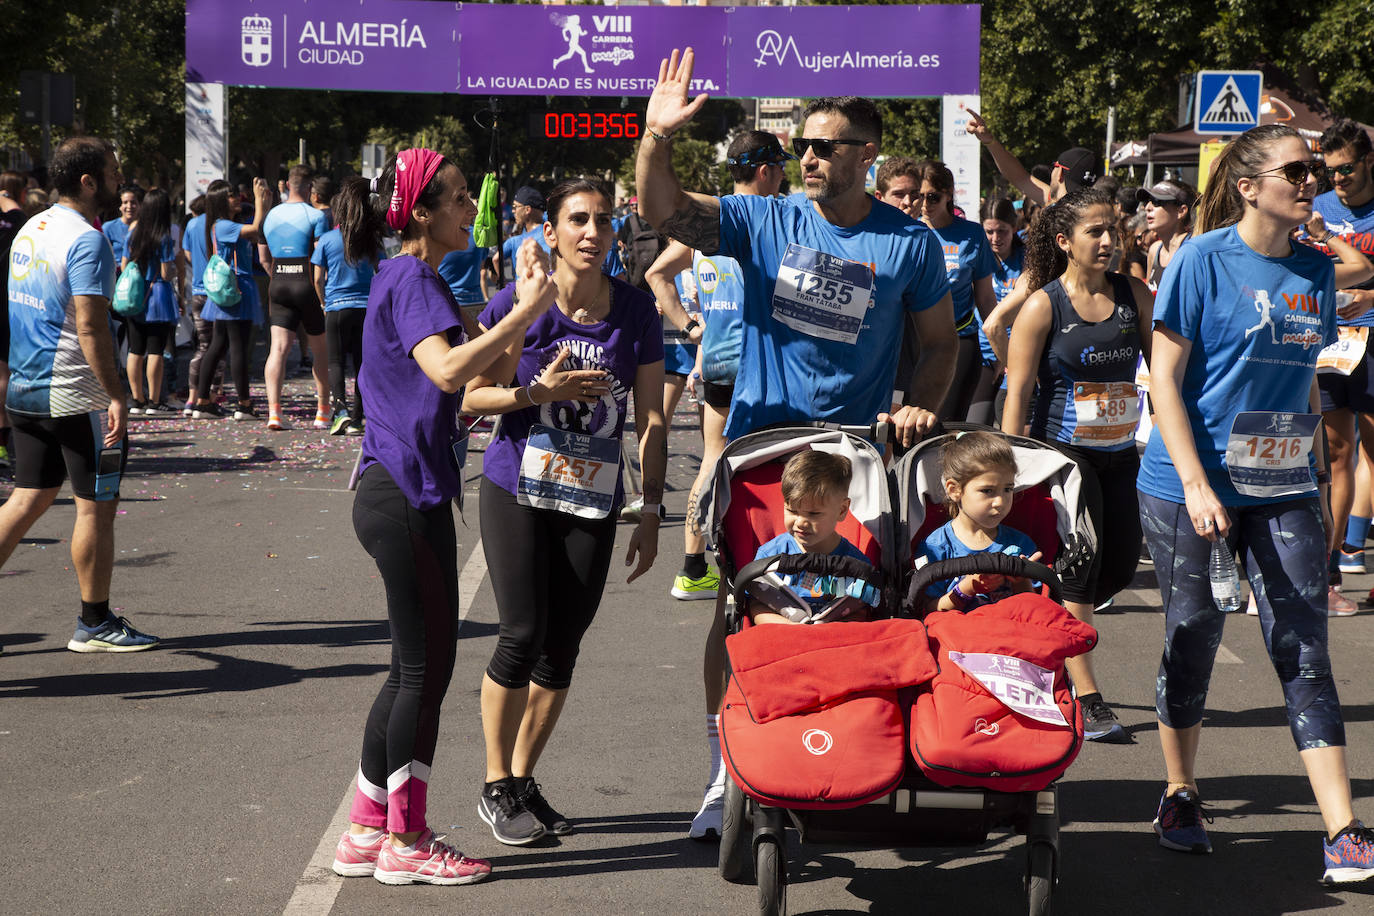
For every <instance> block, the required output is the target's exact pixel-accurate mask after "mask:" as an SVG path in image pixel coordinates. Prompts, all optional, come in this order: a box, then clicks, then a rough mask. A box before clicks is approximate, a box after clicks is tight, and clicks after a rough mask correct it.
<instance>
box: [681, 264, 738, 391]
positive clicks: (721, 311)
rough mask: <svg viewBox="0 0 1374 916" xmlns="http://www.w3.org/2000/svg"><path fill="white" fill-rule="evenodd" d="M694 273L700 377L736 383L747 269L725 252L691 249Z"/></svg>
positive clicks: (710, 380) (725, 383) (714, 382)
mask: <svg viewBox="0 0 1374 916" xmlns="http://www.w3.org/2000/svg"><path fill="white" fill-rule="evenodd" d="M692 275H693V277H694V279H695V280H696V286H697V304H698V305H699V306H701V323H702V325H703V326H704V327H703V328H702V331H701V347H702V357H701V377H702V378H704V379H705V380H706V381H708V382H710V383H711V384H712V385H733V384H735V375H736V374H737V373H738V372H739V350H740V334H741V331H742V326H741V323H740V321H741V316H742V313H743V309H744V270H743V269H742V268H741V267H740V265H739V262H738V261H736V260H735V259H734V258H731V257H728V256H726V255H721V254H714V255H704V254H702V253H701V252H700V251H693V252H692Z"/></svg>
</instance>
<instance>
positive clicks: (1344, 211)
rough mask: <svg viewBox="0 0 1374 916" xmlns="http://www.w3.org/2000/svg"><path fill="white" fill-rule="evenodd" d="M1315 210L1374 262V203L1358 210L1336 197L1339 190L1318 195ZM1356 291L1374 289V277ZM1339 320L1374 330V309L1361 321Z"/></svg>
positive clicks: (1314, 201) (1356, 319)
mask: <svg viewBox="0 0 1374 916" xmlns="http://www.w3.org/2000/svg"><path fill="white" fill-rule="evenodd" d="M1312 209H1313V210H1316V211H1317V212H1318V213H1320V214H1321V215H1322V219H1323V220H1325V221H1326V228H1327V230H1328V231H1330V232H1334V233H1336V234H1337V235H1339V236H1340V237H1341V238H1343V239H1345V241H1346V243H1347V244H1349V245H1351V246H1352V247H1354V248H1356V249H1358V250H1359V252H1360V253H1361V254H1363V255H1364V256H1365V257H1367V258H1369V259H1370V260H1372V261H1374V200H1369V201H1366V202H1365V203H1363V204H1361V205H1360V206H1358V207H1354V208H1351V207H1347V206H1346V205H1345V204H1343V203H1341V199H1340V198H1339V197H1337V196H1336V192H1335V191H1327V192H1326V193H1325V194H1318V195H1317V197H1316V199H1315V200H1313V201H1312ZM1322 250H1324V251H1328V252H1329V251H1330V249H1327V248H1326V246H1322ZM1332 258H1333V259H1334V258H1335V255H1334V254H1332ZM1352 288H1353V289H1374V277H1370V278H1369V279H1368V280H1365V281H1364V282H1363V283H1357V284H1355V286H1354V287H1352ZM1337 320H1338V321H1339V322H1340V324H1342V325H1346V326H1349V327H1357V328H1369V327H1374V309H1370V310H1369V311H1367V312H1365V313H1364V314H1363V315H1361V316H1360V317H1359V318H1354V319H1351V320H1349V321H1347V320H1345V319H1344V318H1338V319H1337Z"/></svg>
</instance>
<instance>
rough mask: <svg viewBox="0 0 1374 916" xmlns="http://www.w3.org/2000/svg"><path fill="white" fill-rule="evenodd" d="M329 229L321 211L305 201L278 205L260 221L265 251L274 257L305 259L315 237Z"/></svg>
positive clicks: (308, 255)
mask: <svg viewBox="0 0 1374 916" xmlns="http://www.w3.org/2000/svg"><path fill="white" fill-rule="evenodd" d="M327 231H329V222H328V220H326V219H325V215H324V212H323V211H321V210H316V209H315V208H314V207H312V206H310V204H308V203H305V202H304V201H297V202H295V203H286V204H278V205H277V206H275V207H273V208H272V210H271V211H270V212H269V213H268V214H267V219H265V220H263V223H262V234H263V236H264V237H265V238H266V239H267V250H268V251H270V252H272V257H274V258H308V257H310V250H311V248H312V247H313V246H314V243H315V240H316V239H318V238H320V237H321V236H323V235H324V234H325V232H327Z"/></svg>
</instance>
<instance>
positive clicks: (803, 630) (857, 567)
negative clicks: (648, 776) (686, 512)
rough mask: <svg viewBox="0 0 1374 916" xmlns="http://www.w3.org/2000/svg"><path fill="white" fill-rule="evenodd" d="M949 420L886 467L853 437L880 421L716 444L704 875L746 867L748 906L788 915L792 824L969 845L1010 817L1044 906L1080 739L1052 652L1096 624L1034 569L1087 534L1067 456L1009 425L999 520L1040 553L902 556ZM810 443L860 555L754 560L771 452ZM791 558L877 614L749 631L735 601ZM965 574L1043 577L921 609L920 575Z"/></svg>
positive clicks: (863, 842) (1033, 906) (775, 523)
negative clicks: (712, 758)
mask: <svg viewBox="0 0 1374 916" xmlns="http://www.w3.org/2000/svg"><path fill="white" fill-rule="evenodd" d="M960 428H974V427H960ZM950 435H952V434H949V433H947V434H942V435H938V436H934V437H931V438H927V439H926V440H924V441H922V442H921V443H919V444H918V445H917V447H915V448H914V449H912V450H911V451H910V452H908V453H907V454H906V455H905V456H903V457H902V458H901V459H900V460H899V461H898V462H896V463H895V465H894V466H893V467H892V469H891V470H889V469H887V468H886V467H885V466H884V463H883V459H882V457H881V455H880V454H879V452H878V451H877V449H875V448H874V446H873V445H872V444H871V443H870V441H869V439H870V438H880V437H881V431H875V430H870V429H869V428H866V427H838V426H833V425H832V426H827V425H822V424H815V425H812V426H790V427H785V428H770V429H765V430H762V431H759V432H756V433H752V434H749V435H747V436H743V437H741V438H740V439H737V440H735V441H734V442H732V443H730V444H729V445H728V446H727V448H726V449H725V451H724V453H723V454H722V455H721V457H720V460H719V463H718V465H717V468H716V472H715V475H714V478H713V480H712V486H711V493H710V494H709V496H708V498H707V499H705V500H703V512H709V514H710V518H709V524H710V530H711V532H712V534H713V543H714V545H715V548H716V552H717V557H718V561H719V563H720V567H721V571H722V575H723V576H724V577H726V579H727V581H729V582H731V583H732V588H731V590H730V593H729V594H728V596H727V611H726V613H727V619H728V623H729V630H730V633H731V635H730V636H728V637H727V639H726V650H727V657H728V672H729V682H728V686H727V689H726V695H725V703H724V706H723V708H722V712H721V720H720V733H721V750H722V754H723V756H724V758H725V764H726V767H727V770H728V773H729V777H730V778H729V779H728V780H727V781H726V791H725V808H724V814H723V820H722V833H721V844H720V873H721V876H722V877H723V878H725V879H726V880H727V881H732V882H745V881H748V880H749V878H750V875H751V873H752V876H753V878H754V880H756V882H757V885H758V908H759V912H761V913H764V914H774V913H784V912H786V891H787V870H788V867H787V837H788V831H787V828H788V827H789V826H790V827H792V828H795V829H796V831H797V832H798V833H799V834H800V838H801V841H802V842H803V843H825V844H837V845H847V846H853V847H879V848H891V847H913V846H978V845H981V844H983V843H985V842H986V841H987V838H988V835H989V833H990V832H991V831H993V830H1006V829H1008V828H1009V829H1011V830H1014V831H1015V832H1016V833H1019V834H1024V835H1025V836H1026V838H1027V859H1026V867H1025V871H1024V876H1025V889H1026V896H1027V906H1028V912H1029V913H1031V914H1032V916H1036V914H1047V913H1049V912H1050V907H1051V897H1052V894H1053V890H1054V885H1055V883H1056V881H1057V876H1058V858H1059V843H1058V836H1059V813H1058V812H1059V804H1058V788H1057V786H1056V784H1055V780H1056V779H1057V778H1058V777H1059V776H1060V775H1061V774H1062V773H1063V772H1064V771H1065V770H1066V769H1067V768H1068V766H1069V764H1070V763H1072V762H1073V760H1074V758H1075V757H1076V756H1077V754H1078V751H1079V749H1080V748H1081V746H1082V742H1083V716H1082V710H1081V709H1080V707H1079V705H1078V703H1077V701H1076V700H1075V699H1074V698H1073V696H1072V694H1071V691H1070V686H1069V682H1068V678H1067V676H1066V674H1065V671H1064V665H1063V661H1064V659H1065V658H1067V657H1072V656H1074V655H1078V654H1081V653H1083V652H1086V651H1088V650H1089V649H1090V648H1091V647H1092V645H1093V644H1094V643H1095V641H1096V632H1095V631H1094V630H1093V628H1092V627H1091V626H1088V625H1087V624H1084V623H1081V622H1080V621H1077V620H1075V619H1074V618H1073V617H1072V616H1070V615H1069V614H1068V612H1067V611H1066V610H1064V608H1063V607H1062V606H1061V605H1060V604H1059V603H1058V602H1059V597H1060V596H1059V579H1058V576H1057V575H1056V574H1055V573H1054V572H1053V571H1052V570H1051V569H1050V568H1049V566H1056V567H1057V568H1059V569H1061V571H1062V570H1063V569H1064V568H1065V564H1069V563H1073V562H1077V561H1081V558H1082V557H1083V556H1084V555H1085V554H1086V553H1087V552H1089V551H1091V549H1092V542H1093V540H1094V539H1095V535H1094V532H1093V529H1092V525H1091V523H1090V521H1089V519H1088V517H1087V514H1086V511H1085V510H1084V509H1083V508H1082V506H1081V503H1080V499H1079V493H1078V490H1079V482H1080V477H1079V472H1078V469H1077V466H1076V465H1075V464H1074V463H1073V462H1072V461H1071V460H1070V459H1068V458H1067V457H1065V456H1064V455H1062V454H1061V453H1059V452H1058V451H1056V450H1055V449H1053V448H1052V447H1050V446H1047V445H1044V444H1043V443H1039V442H1036V441H1034V440H1030V439H1023V438H1019V437H1014V436H1009V437H1007V438H1008V440H1009V441H1010V442H1011V444H1012V446H1013V451H1014V452H1015V455H1016V459H1017V468H1018V470H1017V477H1016V484H1015V488H1016V496H1015V500H1014V504H1013V509H1012V511H1011V513H1010V514H1009V516H1008V518H1007V519H1006V524H1008V525H1010V526H1012V527H1014V528H1017V529H1018V530H1020V531H1022V532H1025V533H1026V534H1027V535H1029V536H1030V538H1031V539H1032V540H1033V541H1034V542H1035V544H1036V546H1037V547H1038V548H1039V549H1040V551H1041V553H1042V555H1043V560H1044V564H1047V565H1042V564H1040V563H1034V562H1031V561H1030V560H1027V559H1025V558H1022V557H1015V556H1008V555H1005V554H974V555H972V556H968V557H961V558H958V559H954V560H946V561H942V562H937V563H931V564H927V565H924V566H921V567H920V568H916V564H915V563H914V562H913V560H914V558H915V555H916V553H917V551H918V549H919V547H920V545H921V544H922V542H923V540H924V539H925V537H926V536H927V535H928V534H929V533H931V532H932V531H934V530H935V529H936V528H937V527H939V526H940V525H941V524H943V522H944V521H945V520H946V518H947V517H948V516H947V514H946V511H945V506H944V488H943V486H942V483H941V480H940V449H941V447H942V446H943V445H944V444H945V443H946V442H947V441H949V438H950ZM808 448H809V449H819V450H822V451H829V452H835V453H839V454H843V455H845V456H846V457H848V458H849V459H850V462H851V465H852V468H853V477H852V481H851V485H850V491H849V496H850V501H851V502H850V510H849V513H848V515H847V517H846V518H845V519H844V520H843V521H842V522H841V524H840V525H839V527H838V531H839V533H840V534H841V535H843V536H844V537H845V538H846V539H847V540H848V541H849V542H850V543H852V544H853V545H854V546H855V547H857V548H858V549H859V550H860V551H862V552H863V553H864V555H865V556H866V557H867V558H868V559H869V561H870V562H871V565H867V564H864V563H862V562H860V561H857V560H849V559H847V558H845V559H841V558H837V557H823V556H817V555H808V554H799V555H790V556H779V557H770V558H766V559H761V560H758V561H754V562H751V561H753V558H754V556H755V553H756V551H757V549H758V547H759V545H761V544H763V543H765V542H767V541H768V540H770V539H771V538H773V537H774V536H776V535H777V534H779V533H781V531H782V530H783V524H782V515H783V514H782V494H781V487H780V481H781V476H782V467H783V465H784V463H785V462H786V460H787V459H788V458H789V457H790V456H791V455H792V454H794V453H796V452H798V451H800V450H803V449H808ZM894 505H895V511H894ZM803 572H813V573H817V574H822V573H825V574H829V575H833V576H844V577H849V578H853V579H863V580H865V581H866V582H867V583H868V584H869V585H871V586H872V587H873V588H874V589H876V590H877V591H878V593H879V594H880V595H881V602H880V606H879V608H878V609H877V610H876V612H875V613H871V614H870V615H868V616H869V617H871V618H874V619H861V618H863V617H864V616H865V615H863V614H862V613H860V614H858V615H857V616H856V617H854V618H844V617H841V618H840V619H838V620H837V619H836V618H834V617H829V618H827V621H833V622H825V623H824V624H822V625H809V626H757V627H755V626H752V625H751V624H750V621H749V619H748V615H747V613H746V605H747V603H748V602H763V604H764V605H765V606H768V603H769V601H770V600H773V598H774V596H775V594H776V590H775V589H773V588H771V587H770V585H769V583H775V582H776V581H777V576H779V575H785V574H796V573H803ZM980 572H982V573H1000V574H1003V575H1011V576H1022V577H1026V578H1028V579H1031V580H1035V581H1037V582H1039V583H1041V584H1042V588H1041V589H1040V591H1039V592H1028V593H1023V594H1019V595H1013V596H1011V597H1009V598H1004V599H1003V600H1001V601H999V602H997V603H995V604H991V605H986V606H982V607H978V608H971V609H967V612H966V613H965V612H957V611H935V612H933V613H930V614H928V615H924V616H923V615H922V613H921V605H922V596H923V594H924V593H925V591H926V589H927V588H928V587H929V586H930V585H931V584H932V583H934V582H937V581H940V580H943V579H948V578H950V577H952V576H956V575H969V574H974V573H980Z"/></svg>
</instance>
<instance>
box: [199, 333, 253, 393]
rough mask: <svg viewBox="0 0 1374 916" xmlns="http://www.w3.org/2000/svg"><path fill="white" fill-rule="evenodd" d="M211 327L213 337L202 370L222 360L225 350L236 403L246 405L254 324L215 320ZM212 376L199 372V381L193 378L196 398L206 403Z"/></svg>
mask: <svg viewBox="0 0 1374 916" xmlns="http://www.w3.org/2000/svg"><path fill="white" fill-rule="evenodd" d="M214 326H215V330H214V336H213V337H211V338H210V346H209V347H207V348H206V350H205V356H204V357H203V358H202V359H201V364H200V365H201V367H202V369H203V368H204V367H206V366H210V367H213V366H214V365H215V364H216V363H218V362H219V361H220V360H221V359H223V358H224V351H225V349H226V348H228V350H229V374H230V375H231V376H232V377H233V379H234V390H235V392H236V393H237V394H238V396H239V401H240V402H241V403H247V402H248V397H249V395H248V360H249V358H250V357H251V356H252V355H253V322H251V321H216V322H214ZM213 375H214V372H201V373H200V378H198V379H196V398H197V399H199V400H202V401H205V400H209V398H210V382H211V379H212V377H213Z"/></svg>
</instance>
